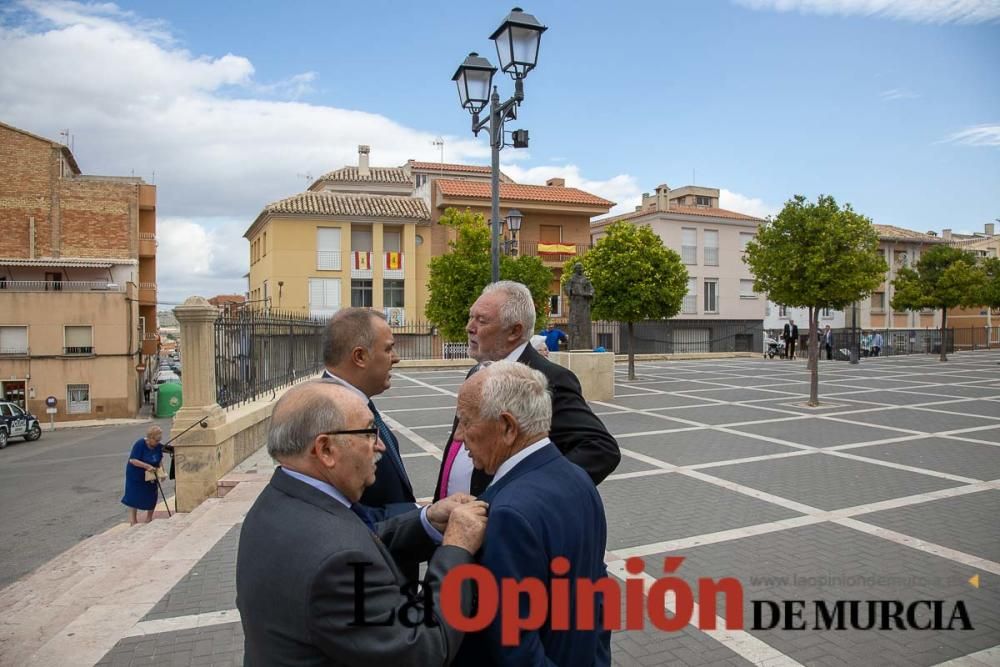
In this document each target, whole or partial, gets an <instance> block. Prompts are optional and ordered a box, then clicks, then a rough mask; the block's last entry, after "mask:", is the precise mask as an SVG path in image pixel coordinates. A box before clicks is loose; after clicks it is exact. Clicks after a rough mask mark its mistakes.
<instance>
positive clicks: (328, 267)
mask: <svg viewBox="0 0 1000 667" xmlns="http://www.w3.org/2000/svg"><path fill="white" fill-rule="evenodd" d="M316 270H317V271H340V251H339V250H317V251H316Z"/></svg>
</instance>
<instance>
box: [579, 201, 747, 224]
mask: <svg viewBox="0 0 1000 667" xmlns="http://www.w3.org/2000/svg"><path fill="white" fill-rule="evenodd" d="M657 213H677V214H679V215H702V216H706V217H709V218H725V219H728V220H751V221H753V222H764V220H763V218H755V217H754V216H752V215H746V214H745V213H737V212H736V211H730V210H727V209H724V208H705V207H703V206H679V205H677V204H671V205H670V209H669V210H667V211H656V210H654V209H647V210H643V211H633V212H631V213H625V214H622V215H613V216H611V217H609V218H601V219H600V220H594V222H593V223H592V224H594V225H606V224H609V223H612V222H618V221H619V220H634V219H636V218H643V217H646V216H651V215H656V214H657Z"/></svg>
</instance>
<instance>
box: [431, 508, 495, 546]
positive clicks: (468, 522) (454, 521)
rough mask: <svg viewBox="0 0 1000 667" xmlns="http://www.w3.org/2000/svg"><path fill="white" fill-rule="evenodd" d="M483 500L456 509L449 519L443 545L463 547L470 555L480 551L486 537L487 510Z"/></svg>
mask: <svg viewBox="0 0 1000 667" xmlns="http://www.w3.org/2000/svg"><path fill="white" fill-rule="evenodd" d="M487 507H488V505H487V504H486V503H484V502H483V501H482V500H473V501H471V502H467V503H465V504H462V505H459V506H458V507H456V508H455V509H454V510H453V511H452V513H451V516H450V517H449V519H448V529H447V530H445V533H444V541H443V542H442V544H450V545H452V546H456V547H462V548H463V549H465V550H466V551H468V552H469V553H470V554H475V553H476V552H477V551H479V547H481V546H483V538H484V537H485V536H486V509H487Z"/></svg>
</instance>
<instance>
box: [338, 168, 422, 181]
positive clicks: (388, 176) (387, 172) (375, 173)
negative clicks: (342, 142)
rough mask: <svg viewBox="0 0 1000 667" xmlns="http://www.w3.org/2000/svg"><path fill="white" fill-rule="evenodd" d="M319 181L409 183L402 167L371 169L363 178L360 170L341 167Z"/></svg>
mask: <svg viewBox="0 0 1000 667" xmlns="http://www.w3.org/2000/svg"><path fill="white" fill-rule="evenodd" d="M318 180H319V181H351V182H358V183H409V182H410V179H409V178H407V176H406V174H405V173H404V172H403V168H402V167H369V169H368V175H367V176H362V175H361V174H360V173H358V168H357V167H356V166H355V167H341V168H340V169H334V170H333V171H331V172H329V173H326V174H323V175H322V176H320V177H319V179H318Z"/></svg>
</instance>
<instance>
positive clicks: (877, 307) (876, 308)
mask: <svg viewBox="0 0 1000 667" xmlns="http://www.w3.org/2000/svg"><path fill="white" fill-rule="evenodd" d="M884 310H885V292H875V293H873V294H872V312H878V313H881V312H883V311H884Z"/></svg>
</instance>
